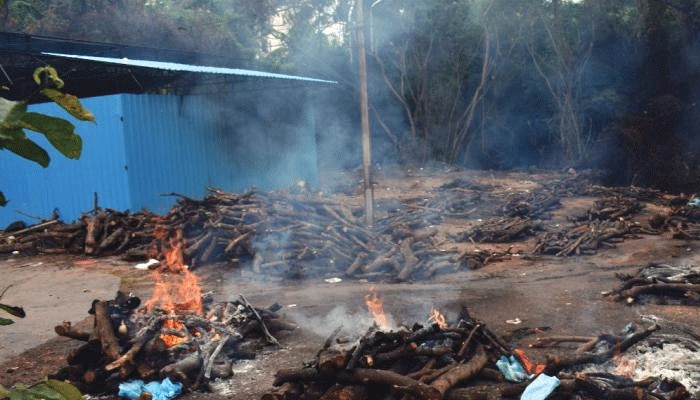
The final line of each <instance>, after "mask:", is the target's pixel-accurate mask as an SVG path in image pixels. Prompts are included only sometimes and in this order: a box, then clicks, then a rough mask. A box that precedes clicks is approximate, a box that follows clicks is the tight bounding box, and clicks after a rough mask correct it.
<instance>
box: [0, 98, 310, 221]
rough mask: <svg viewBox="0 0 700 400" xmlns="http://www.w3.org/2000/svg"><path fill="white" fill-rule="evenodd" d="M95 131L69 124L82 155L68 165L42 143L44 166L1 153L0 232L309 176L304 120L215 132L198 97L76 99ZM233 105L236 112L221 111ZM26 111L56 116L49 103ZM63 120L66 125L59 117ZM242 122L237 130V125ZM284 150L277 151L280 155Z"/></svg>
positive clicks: (251, 120) (158, 207)
mask: <svg viewBox="0 0 700 400" xmlns="http://www.w3.org/2000/svg"><path fill="white" fill-rule="evenodd" d="M82 101H83V104H84V105H85V106H86V107H87V108H88V109H89V110H90V111H92V112H93V114H95V117H96V120H97V123H96V124H90V123H76V131H77V132H78V133H79V134H80V135H81V137H82V138H83V154H82V156H81V158H80V159H79V160H69V159H66V158H65V157H63V156H62V155H60V154H59V153H58V152H56V151H55V150H53V148H52V147H51V146H50V145H49V144H48V142H47V141H45V140H44V139H43V137H42V136H41V135H31V133H30V135H31V136H32V139H35V140H36V141H37V143H39V144H40V145H41V146H42V147H44V148H45V149H47V150H48V151H49V154H50V156H51V164H50V165H49V167H48V168H42V167H41V166H39V165H37V164H34V163H32V162H30V161H27V160H25V159H23V158H20V157H18V156H16V155H15V154H13V153H10V152H8V151H3V152H0V168H2V170H3V174H2V180H1V181H0V188H1V190H2V191H3V192H4V193H5V196H6V197H7V198H8V200H9V203H8V205H7V206H6V207H4V208H3V207H0V228H2V227H4V226H6V225H7V224H9V223H10V222H13V221H16V220H25V221H26V222H29V223H35V222H38V221H36V220H33V219H31V218H29V217H27V216H36V217H39V218H49V217H50V216H51V214H52V211H53V210H54V209H58V212H59V215H60V217H61V219H62V220H63V221H65V222H70V221H74V220H75V219H77V218H78V217H79V216H80V215H81V213H84V212H88V211H90V210H91V209H92V208H93V204H94V195H95V194H96V195H97V198H98V203H99V206H101V207H106V208H113V209H117V210H122V211H125V210H130V211H138V210H140V209H142V208H146V209H148V210H151V211H154V212H157V213H165V212H167V210H168V208H169V207H170V206H172V204H173V203H174V201H175V198H174V197H171V196H162V194H165V193H171V192H176V193H179V194H182V195H186V196H190V197H193V198H201V197H203V196H204V195H205V194H206V188H207V187H208V186H215V187H219V188H222V189H224V190H228V191H242V190H245V189H247V188H249V187H251V186H256V187H260V188H263V189H270V188H281V187H289V186H292V185H294V183H295V182H296V181H297V180H307V181H310V182H314V181H315V179H316V176H317V171H316V153H315V151H316V150H315V141H314V127H313V120H312V119H310V118H307V117H306V116H305V115H303V113H302V115H301V116H299V115H297V120H296V121H295V122H294V123H290V122H289V121H284V119H281V120H280V121H267V125H261V121H260V119H261V118H260V116H259V115H255V113H254V112H252V113H249V112H247V111H245V110H244V111H241V112H242V113H243V114H244V115H243V118H241V119H240V121H247V123H248V124H249V125H245V123H246V122H240V123H237V128H236V129H233V128H232V127H231V126H226V125H222V119H221V118H220V115H218V114H219V113H220V112H221V105H216V106H215V105H214V104H213V103H212V99H211V98H208V97H206V96H161V95H111V96H103V97H93V98H87V99H84V100H82ZM228 106H230V107H234V108H235V105H233V104H232V105H228ZM30 109H31V110H32V111H37V112H42V113H45V114H50V115H56V116H61V117H65V116H66V114H65V112H64V111H63V110H61V109H60V108H58V107H57V106H55V105H54V104H38V105H33V106H31V107H30ZM68 118H69V117H68ZM241 124H243V125H241ZM282 149H283V150H282Z"/></svg>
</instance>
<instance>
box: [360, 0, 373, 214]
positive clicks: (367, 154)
mask: <svg viewBox="0 0 700 400" xmlns="http://www.w3.org/2000/svg"><path fill="white" fill-rule="evenodd" d="M356 8H357V21H356V22H357V47H358V55H357V61H358V66H359V69H360V71H359V84H360V116H361V119H362V121H361V122H362V125H361V126H362V175H363V179H364V182H363V187H364V192H365V222H366V223H367V225H372V223H373V222H374V190H373V188H372V174H371V172H372V152H371V144H370V132H369V101H368V96H367V57H366V55H365V34H364V29H365V28H364V22H363V8H364V0H358V1H357V4H356Z"/></svg>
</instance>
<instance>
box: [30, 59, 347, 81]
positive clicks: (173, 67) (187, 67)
mask: <svg viewBox="0 0 700 400" xmlns="http://www.w3.org/2000/svg"><path fill="white" fill-rule="evenodd" d="M41 54H44V55H47V56H53V57H63V58H72V59H77V60H86V61H95V62H102V63H107V64H117V65H125V66H134V67H143V68H153V69H160V70H167V71H178V72H196V73H204V74H224V75H237V76H252V77H258V78H277V79H293V80H300V81H307V82H320V83H333V84H334V83H337V82H336V81H329V80H325V79H316V78H309V77H304V76H297V75H286V74H278V73H272V72H264V71H255V70H249V69H240V68H225V67H210V66H202V65H192V64H181V63H175V62H165V61H153V60H132V59H129V58H114V57H98V56H84V55H78V54H62V53H50V52H42V53H41Z"/></svg>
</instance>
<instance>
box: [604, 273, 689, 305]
mask: <svg viewBox="0 0 700 400" xmlns="http://www.w3.org/2000/svg"><path fill="white" fill-rule="evenodd" d="M616 276H617V277H618V279H620V280H621V281H622V283H621V284H620V286H619V287H617V288H616V289H615V290H612V291H610V292H608V293H606V295H608V296H610V297H612V298H613V299H615V300H616V301H624V302H625V303H627V304H649V303H652V304H684V305H696V306H697V305H700V269H699V268H698V267H697V266H693V265H679V266H674V265H670V264H659V263H651V264H649V265H647V266H645V267H643V268H640V269H639V271H638V272H637V274H636V275H629V274H616Z"/></svg>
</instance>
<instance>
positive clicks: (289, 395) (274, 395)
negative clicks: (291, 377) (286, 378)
mask: <svg viewBox="0 0 700 400" xmlns="http://www.w3.org/2000/svg"><path fill="white" fill-rule="evenodd" d="M303 392H304V388H303V387H302V385H301V384H299V383H296V382H285V383H283V384H282V385H280V386H279V387H278V388H276V389H274V390H273V391H271V392H268V393H265V394H263V395H262V396H261V397H260V400H292V399H298V398H300V397H301V394H302V393H303Z"/></svg>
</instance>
